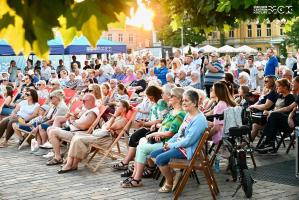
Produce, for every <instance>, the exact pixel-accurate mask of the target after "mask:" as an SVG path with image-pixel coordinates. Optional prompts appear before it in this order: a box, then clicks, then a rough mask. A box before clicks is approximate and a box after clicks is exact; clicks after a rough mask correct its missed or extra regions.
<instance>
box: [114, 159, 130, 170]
mask: <svg viewBox="0 0 299 200" xmlns="http://www.w3.org/2000/svg"><path fill="white" fill-rule="evenodd" d="M112 168H113V169H116V170H127V169H128V164H124V163H123V161H121V162H120V163H117V164H115V165H113V166H112Z"/></svg>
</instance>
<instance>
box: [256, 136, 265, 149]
mask: <svg viewBox="0 0 299 200" xmlns="http://www.w3.org/2000/svg"><path fill="white" fill-rule="evenodd" d="M264 137H265V136H264V133H262V135H261V137H260V139H259V141H258V143H257V144H256V147H255V148H258V147H259V146H260V144H261V143H262V141H263V139H264Z"/></svg>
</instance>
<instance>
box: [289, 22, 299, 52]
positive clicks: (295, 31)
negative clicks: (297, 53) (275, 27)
mask: <svg viewBox="0 0 299 200" xmlns="http://www.w3.org/2000/svg"><path fill="white" fill-rule="evenodd" d="M290 26H291V27H290V29H289V30H287V32H286V36H287V38H286V43H287V44H288V45H294V46H295V48H296V49H299V18H297V19H296V20H294V22H293V23H292V24H291V25H290Z"/></svg>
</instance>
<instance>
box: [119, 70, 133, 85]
mask: <svg viewBox="0 0 299 200" xmlns="http://www.w3.org/2000/svg"><path fill="white" fill-rule="evenodd" d="M134 80H136V76H135V74H134V71H133V69H131V68H128V69H127V71H126V76H125V78H124V79H123V80H122V83H123V84H125V85H130V84H131V83H132V82H133V81H134Z"/></svg>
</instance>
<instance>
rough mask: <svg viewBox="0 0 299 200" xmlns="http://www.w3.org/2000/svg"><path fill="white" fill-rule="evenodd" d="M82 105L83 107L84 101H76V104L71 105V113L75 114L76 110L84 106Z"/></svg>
mask: <svg viewBox="0 0 299 200" xmlns="http://www.w3.org/2000/svg"><path fill="white" fill-rule="evenodd" d="M82 105H83V101H82V100H77V101H75V102H74V103H73V104H72V105H71V108H70V112H71V113H74V112H75V110H76V109H77V108H79V107H80V106H82Z"/></svg>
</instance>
